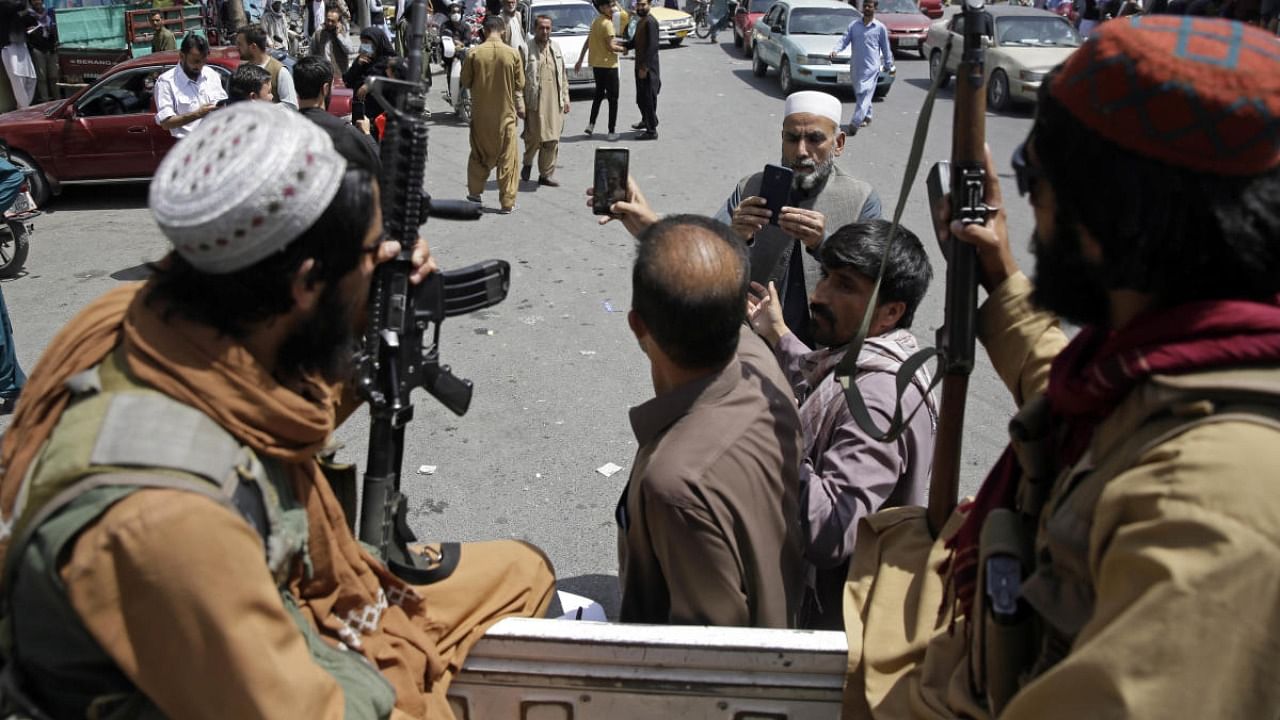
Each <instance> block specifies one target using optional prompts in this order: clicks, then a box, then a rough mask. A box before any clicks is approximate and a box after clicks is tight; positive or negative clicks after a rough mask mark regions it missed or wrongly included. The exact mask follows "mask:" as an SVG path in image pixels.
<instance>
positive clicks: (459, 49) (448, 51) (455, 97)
mask: <svg viewBox="0 0 1280 720" xmlns="http://www.w3.org/2000/svg"><path fill="white" fill-rule="evenodd" d="M440 44H441V52H440V54H441V56H443V57H444V58H445V59H446V60H448V59H450V58H452V59H453V64H452V65H450V66H449V78H448V80H449V82H448V84H447V85H446V86H445V91H444V100H445V102H447V103H449V105H450V106H451V107H452V108H453V114H454V115H455V116H457V118H458V120H460V121H461V122H463V123H466V124H470V123H471V92H470V91H469V90H467V89H466V88H464V87H462V63H463V61H464V60H466V58H467V51H468V49H469V47H468V46H467V45H463V44H460V43H455V42H454V41H453V37H451V36H449V35H441V36H440ZM473 44H474V43H473Z"/></svg>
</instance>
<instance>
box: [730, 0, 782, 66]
mask: <svg viewBox="0 0 1280 720" xmlns="http://www.w3.org/2000/svg"><path fill="white" fill-rule="evenodd" d="M772 5H773V0H742V2H740V3H739V4H738V9H737V10H735V11H734V13H733V46H734V47H739V48H742V54H743V55H746V56H747V57H751V28H753V27H755V26H756V21H757V20H759V19H760V18H762V17H764V14H765V13H767V12H769V8H770V7H771V6H772Z"/></svg>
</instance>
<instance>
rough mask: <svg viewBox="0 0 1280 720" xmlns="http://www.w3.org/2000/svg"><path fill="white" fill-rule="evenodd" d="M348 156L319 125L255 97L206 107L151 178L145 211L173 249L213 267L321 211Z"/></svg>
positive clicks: (256, 255)
mask: <svg viewBox="0 0 1280 720" xmlns="http://www.w3.org/2000/svg"><path fill="white" fill-rule="evenodd" d="M346 167H347V163H346V160H344V159H343V158H342V156H341V155H339V154H338V153H337V152H335V151H334V149H333V142H332V141H330V140H329V136H328V134H326V133H325V131H324V130H321V129H320V126H319V125H316V124H315V123H313V122H311V121H310V120H307V119H306V118H305V117H303V116H302V115H301V114H299V113H297V112H292V111H290V110H289V109H287V108H285V107H282V106H276V105H273V104H271V103H264V102H252V101H247V102H240V103H236V104H234V105H231V106H229V107H227V108H225V109H222V110H216V111H214V112H212V113H210V114H209V115H208V116H207V117H206V118H204V119H203V120H201V121H200V125H199V126H198V127H197V128H196V129H195V130H193V131H192V132H191V134H189V135H188V136H187V137H186V138H184V139H183V140H182V141H181V142H179V143H178V144H177V145H176V146H174V148H173V149H172V150H170V151H169V154H168V155H166V156H165V158H164V161H163V162H162V163H160V169H158V170H156V174H155V178H154V179H153V180H152V181H151V196H150V203H151V212H152V213H153V214H154V215H155V218H156V223H157V224H158V225H160V229H161V230H162V231H164V234H165V236H167V237H168V238H169V242H171V243H173V247H174V249H175V250H176V251H177V252H178V254H179V255H181V256H182V257H183V259H185V260H186V261H187V262H189V263H191V265H192V266H193V267H195V268H196V269H197V270H200V271H202V272H206V273H209V274H212V275H219V274H224V273H231V272H235V271H237V270H243V269H244V268H247V267H249V266H250V265H253V264H254V263H256V262H258V261H259V260H262V259H263V258H265V257H267V256H269V255H271V254H272V253H274V252H278V251H279V250H281V249H283V248H284V247H285V246H286V245H288V244H289V243H290V242H292V241H293V240H294V239H295V238H297V237H298V236H299V235H301V234H302V233H303V231H305V230H306V229H307V228H309V227H311V225H312V224H313V223H315V221H316V220H317V219H318V218H319V217H320V215H321V214H322V213H324V211H325V209H326V208H328V207H329V202H330V201H331V200H333V196H334V195H336V194H337V193H338V186H339V184H341V182H342V175H343V173H344V172H345V171H346Z"/></svg>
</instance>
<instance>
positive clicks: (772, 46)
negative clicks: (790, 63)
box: [768, 5, 788, 68]
mask: <svg viewBox="0 0 1280 720" xmlns="http://www.w3.org/2000/svg"><path fill="white" fill-rule="evenodd" d="M787 10H788V8H787V6H786V5H777V6H775V7H774V11H775V12H774V15H773V22H772V23H770V24H769V55H768V58H769V65H770V66H772V67H775V68H776V67H778V66H779V65H781V64H782V43H783V42H785V41H786V35H787Z"/></svg>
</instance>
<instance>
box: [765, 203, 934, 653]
mask: <svg viewBox="0 0 1280 720" xmlns="http://www.w3.org/2000/svg"><path fill="white" fill-rule="evenodd" d="M891 227H892V223H890V222H889V221H888V220H872V221H869V222H863V223H854V224H852V225H846V226H844V227H842V228H840V229H839V230H837V231H836V232H835V233H834V234H833V235H832V236H831V237H830V238H827V241H826V242H825V243H823V244H822V250H821V259H822V279H821V280H819V281H818V287H817V289H816V290H815V291H814V293H813V297H812V298H811V299H810V303H809V308H810V310H811V312H812V315H813V317H812V320H811V322H810V326H811V327H812V330H813V333H812V334H813V337H814V340H815V341H817V343H818V345H819V346H820V347H818V348H810V347H808V346H806V345H805V344H804V343H802V342H800V341H799V340H797V339H796V336H795V334H794V333H793V332H792V331H791V328H788V327H787V326H786V324H785V323H784V322H783V320H782V312H781V308H780V307H779V305H778V293H777V289H776V288H775V287H774V286H773V285H772V284H771V285H770V286H769V287H767V288H766V287H762V286H760V285H755V286H754V287H753V288H752V290H753V293H752V297H751V299H750V300H749V301H748V317H749V318H750V320H751V325H752V327H754V328H755V330H756V332H757V333H759V334H760V337H762V338H764V340H765V341H766V342H768V343H769V346H770V347H771V348H773V352H774V355H775V357H777V359H778V364H779V365H781V366H782V372H783V373H784V374H785V375H786V376H787V380H788V381H789V382H790V383H791V388H792V389H793V390H794V391H795V396H796V400H797V401H798V402H799V403H800V420H801V422H802V423H803V427H804V429H805V433H804V440H805V449H804V457H803V458H802V460H801V465H800V512H801V516H800V519H801V524H802V525H803V527H804V529H805V539H806V541H807V542H806V547H805V557H807V558H808V559H809V561H810V562H811V563H813V565H814V567H815V568H816V573H815V595H816V599H817V601H818V602H817V607H816V608H814V610H815V612H812V613H811V614H810V616H809V617H808V618H806V623H807V627H812V628H818V629H824V630H843V629H844V618H843V614H842V610H843V606H842V603H841V598H842V596H843V595H844V581H845V577H846V576H847V575H848V574H849V558H850V557H851V556H852V555H853V551H854V541H855V540H856V539H857V534H856V533H857V530H858V522H859V521H860V520H861V519H862V518H864V517H866V516H867V515H870V514H871V513H873V512H876V511H877V510H880V509H882V508H890V507H898V506H900V505H924V503H925V499H926V496H927V493H928V490H929V472H930V467H931V466H932V463H933V440H934V433H935V429H936V426H937V419H938V406H937V402H936V400H935V398H934V396H933V394H932V393H931V392H929V387H930V384H931V383H930V378H929V372H928V371H927V370H926V369H925V368H923V367H922V368H917V369H916V370H915V372H914V373H912V376H911V381H910V383H909V384H908V385H907V386H906V387H905V388H903V392H902V397H901V400H899V393H898V386H897V377H898V373H899V372H900V370H901V368H902V365H903V363H904V362H906V361H907V359H908V358H910V357H911V356H912V355H914V354H915V353H916V351H917V350H919V345H918V344H917V343H916V339H915V336H914V335H912V334H911V329H910V328H911V321H912V320H913V319H914V318H915V314H916V308H917V307H919V305H920V301H921V300H922V299H924V295H925V292H926V291H927V290H928V289H929V281H930V279H931V278H932V277H933V268H932V267H931V266H930V265H929V256H928V255H926V254H925V251H924V245H923V244H922V243H921V242H920V240H919V238H917V237H916V236H915V235H914V234H913V233H911V232H910V231H909V230H907V229H906V228H904V227H899V228H898V231H897V234H896V235H894V236H893V241H892V242H891V241H890V239H889V238H890V235H889V230H890V228H891ZM886 255H887V256H888V257H887V258H886ZM882 261H883V263H884V266H885V271H884V277H883V280H882V282H881V284H880V293H879V295H878V298H877V301H876V305H875V307H872V308H870V312H871V323H870V325H869V327H868V330H867V338H866V341H865V342H864V343H863V345H862V347H861V348H859V351H858V359H857V374H856V375H855V377H854V382H855V383H856V384H857V388H858V392H859V393H861V394H862V398H863V400H864V401H865V403H866V408H867V412H868V414H869V415H870V416H871V417H872V418H874V419H875V421H876V425H877V426H878V427H888V426H889V423H890V422H891V421H892V420H893V418H894V416H895V414H896V410H897V408H898V405H899V402H901V405H902V407H904V408H908V409H914V408H916V407H920V408H921V409H920V411H919V412H916V413H915V414H914V415H913V416H912V417H911V420H910V422H908V423H907V426H906V429H905V430H904V431H903V433H902V434H901V436H899V437H897V438H895V439H893V440H891V441H882V440H880V439H879V438H875V437H872V436H871V435H869V434H868V433H867V431H866V430H864V429H863V428H862V427H861V426H860V425H858V423H857V422H856V421H855V420H854V416H853V413H852V411H851V410H850V409H849V403H848V402H847V401H846V400H845V395H844V386H843V385H841V384H840V381H839V380H838V379H837V378H836V374H835V370H836V365H838V364H839V363H840V361H841V360H843V359H844V356H845V354H846V353H847V352H848V351H849V349H850V347H849V346H850V344H851V343H852V342H853V339H854V338H855V337H856V336H857V334H858V328H859V326H860V325H861V323H862V318H863V316H864V315H865V314H866V313H867V312H868V306H869V305H870V303H871V291H872V288H874V287H875V285H876V276H877V275H878V274H879V270H880V265H881V262H882Z"/></svg>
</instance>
